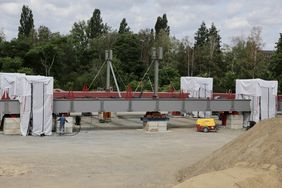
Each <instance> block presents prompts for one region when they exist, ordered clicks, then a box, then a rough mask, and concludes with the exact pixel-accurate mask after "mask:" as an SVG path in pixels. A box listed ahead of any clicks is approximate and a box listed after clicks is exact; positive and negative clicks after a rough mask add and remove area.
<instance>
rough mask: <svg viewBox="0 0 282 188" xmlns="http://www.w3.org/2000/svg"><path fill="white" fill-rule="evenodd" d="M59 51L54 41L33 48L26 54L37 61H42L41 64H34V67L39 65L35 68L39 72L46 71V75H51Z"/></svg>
mask: <svg viewBox="0 0 282 188" xmlns="http://www.w3.org/2000/svg"><path fill="white" fill-rule="evenodd" d="M57 51H58V49H57V48H56V46H55V45H53V44H52V43H44V44H42V45H38V46H36V47H34V48H32V49H31V50H30V51H29V52H28V53H27V54H26V56H27V57H28V58H29V59H30V60H31V61H32V60H33V61H34V62H35V63H36V61H39V62H40V65H39V64H38V63H36V64H34V65H33V67H34V68H35V66H36V67H37V68H36V69H35V70H36V71H37V73H40V74H42V73H43V71H44V75H46V76H49V75H51V74H50V72H51V69H52V67H53V64H54V62H55V59H56V56H57Z"/></svg>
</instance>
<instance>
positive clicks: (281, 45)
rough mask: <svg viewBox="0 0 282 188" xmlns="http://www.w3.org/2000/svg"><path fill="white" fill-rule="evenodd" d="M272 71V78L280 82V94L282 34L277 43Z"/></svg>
mask: <svg viewBox="0 0 282 188" xmlns="http://www.w3.org/2000/svg"><path fill="white" fill-rule="evenodd" d="M270 71H271V72H272V74H273V75H272V77H273V78H274V79H277V80H278V83H279V93H281V92H282V33H280V37H279V39H278V41H277V42H276V46H275V53H274V55H273V57H272V61H271V66H270Z"/></svg>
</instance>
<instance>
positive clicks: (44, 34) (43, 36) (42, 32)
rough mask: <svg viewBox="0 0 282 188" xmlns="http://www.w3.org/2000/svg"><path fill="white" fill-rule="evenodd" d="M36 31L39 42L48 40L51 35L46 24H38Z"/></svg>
mask: <svg viewBox="0 0 282 188" xmlns="http://www.w3.org/2000/svg"><path fill="white" fill-rule="evenodd" d="M37 33H38V40H39V41H40V42H46V41H48V40H49V39H50V37H51V34H52V33H51V31H50V29H49V28H48V27H46V26H43V25H41V26H39V28H38V30H37Z"/></svg>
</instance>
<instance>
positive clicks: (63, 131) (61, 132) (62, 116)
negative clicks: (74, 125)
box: [58, 114, 68, 135]
mask: <svg viewBox="0 0 282 188" xmlns="http://www.w3.org/2000/svg"><path fill="white" fill-rule="evenodd" d="M58 121H60V129H59V135H64V133H65V123H66V122H68V120H66V118H65V116H64V114H62V115H61V117H60V118H59V119H58Z"/></svg>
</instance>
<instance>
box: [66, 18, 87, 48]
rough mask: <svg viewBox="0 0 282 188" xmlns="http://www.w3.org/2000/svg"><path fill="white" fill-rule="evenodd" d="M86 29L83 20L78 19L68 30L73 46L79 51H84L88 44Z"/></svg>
mask: <svg viewBox="0 0 282 188" xmlns="http://www.w3.org/2000/svg"><path fill="white" fill-rule="evenodd" d="M86 30H87V25H86V23H85V21H79V22H75V23H74V24H73V26H72V29H71V31H70V32H71V38H72V40H73V43H74V47H75V49H76V50H78V52H79V53H81V51H84V50H85V49H86V46H87V44H88V38H87V32H86Z"/></svg>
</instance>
